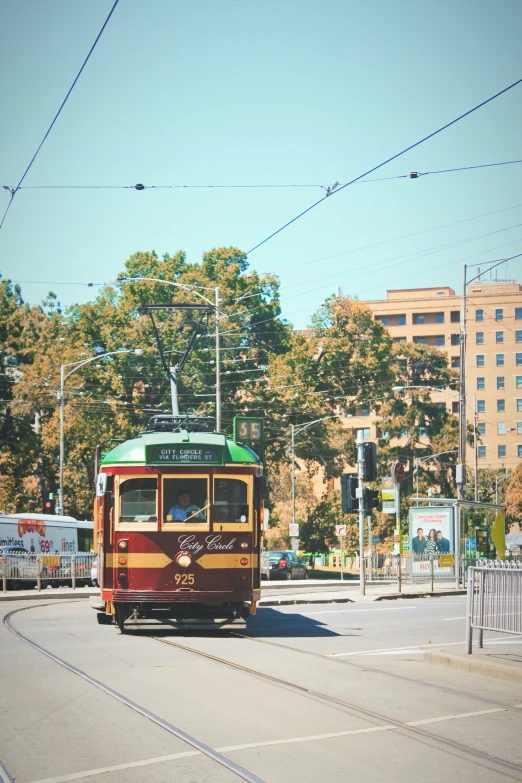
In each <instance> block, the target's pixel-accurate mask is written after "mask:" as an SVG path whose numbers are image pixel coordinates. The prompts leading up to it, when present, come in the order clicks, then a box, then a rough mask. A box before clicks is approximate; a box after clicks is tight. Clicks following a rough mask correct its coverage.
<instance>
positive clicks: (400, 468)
mask: <svg viewBox="0 0 522 783" xmlns="http://www.w3.org/2000/svg"><path fill="white" fill-rule="evenodd" d="M391 477H392V479H393V483H394V484H402V482H403V481H404V465H403V464H402V462H394V463H393V465H392V466H391Z"/></svg>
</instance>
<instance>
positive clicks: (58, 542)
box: [0, 514, 78, 555]
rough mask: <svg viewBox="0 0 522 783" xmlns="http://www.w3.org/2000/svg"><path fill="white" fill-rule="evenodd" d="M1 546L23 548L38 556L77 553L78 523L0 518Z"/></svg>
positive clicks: (28, 517) (30, 518) (25, 518)
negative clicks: (54, 553)
mask: <svg viewBox="0 0 522 783" xmlns="http://www.w3.org/2000/svg"><path fill="white" fill-rule="evenodd" d="M0 546H23V547H25V549H27V551H28V552H31V553H33V552H34V553H35V554H37V555H41V554H47V553H53V552H64V553H65V552H76V551H77V549H78V531H77V527H76V522H73V523H70V522H69V523H67V522H65V523H62V524H60V522H50V521H49V520H46V519H38V518H32V516H31V515H30V514H28V515H27V517H22V516H20V517H8V516H5V517H0Z"/></svg>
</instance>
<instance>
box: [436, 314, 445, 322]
mask: <svg viewBox="0 0 522 783" xmlns="http://www.w3.org/2000/svg"><path fill="white" fill-rule="evenodd" d="M435 323H436V324H443V323H444V313H435Z"/></svg>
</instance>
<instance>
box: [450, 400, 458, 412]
mask: <svg viewBox="0 0 522 783" xmlns="http://www.w3.org/2000/svg"><path fill="white" fill-rule="evenodd" d="M451 412H452V413H458V412H459V403H458V402H452V403H451Z"/></svg>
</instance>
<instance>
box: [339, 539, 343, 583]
mask: <svg viewBox="0 0 522 783" xmlns="http://www.w3.org/2000/svg"><path fill="white" fill-rule="evenodd" d="M343 538H344V536H339V541H340V542H341V582H342V581H343V580H344V549H343Z"/></svg>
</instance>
